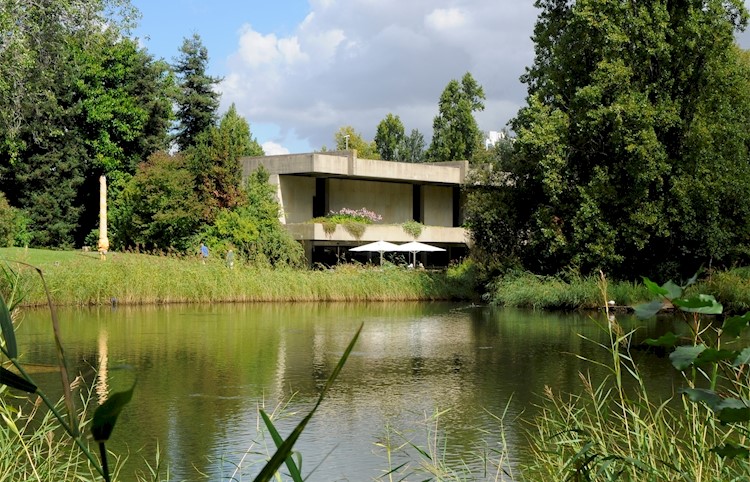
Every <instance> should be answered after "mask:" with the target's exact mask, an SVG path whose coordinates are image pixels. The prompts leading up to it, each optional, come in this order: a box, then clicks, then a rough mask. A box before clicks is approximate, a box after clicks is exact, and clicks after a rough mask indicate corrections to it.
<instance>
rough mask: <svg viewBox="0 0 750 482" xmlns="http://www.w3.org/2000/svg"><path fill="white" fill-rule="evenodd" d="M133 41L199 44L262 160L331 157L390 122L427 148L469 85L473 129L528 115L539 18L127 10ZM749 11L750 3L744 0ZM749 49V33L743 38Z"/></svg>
mask: <svg viewBox="0 0 750 482" xmlns="http://www.w3.org/2000/svg"><path fill="white" fill-rule="evenodd" d="M131 3H132V4H133V5H134V6H135V7H136V8H138V10H140V12H141V15H142V17H141V19H140V21H139V25H138V27H137V28H136V29H135V30H134V32H133V34H134V35H135V36H136V37H138V38H139V40H140V42H141V45H142V46H144V47H145V48H146V49H147V50H148V52H149V53H150V54H152V55H153V56H154V57H156V58H163V59H165V60H167V61H169V62H173V61H174V60H175V59H176V58H177V57H178V54H179V48H180V46H181V45H182V41H183V39H184V38H186V37H191V36H192V35H193V34H194V33H197V34H198V35H200V37H201V40H202V41H203V44H204V45H205V47H206V48H207V50H208V55H209V65H208V73H209V74H210V75H213V76H216V77H221V78H222V81H221V82H220V83H219V85H218V89H219V90H220V91H221V94H222V96H221V106H220V114H221V113H223V112H225V111H226V110H227V108H228V107H229V106H230V105H231V104H232V103H234V104H235V106H236V107H237V111H238V113H239V114H240V115H242V116H244V117H245V119H247V121H248V122H249V123H250V130H251V132H252V134H253V136H254V137H255V138H256V139H257V140H258V142H260V144H261V145H262V146H263V148H264V150H265V152H266V154H267V155H273V154H285V153H300V152H312V151H314V150H319V149H320V148H321V147H323V146H327V147H328V148H332V147H335V142H334V134H335V133H336V131H338V129H339V128H341V127H343V126H348V125H350V126H352V127H354V129H355V131H356V132H358V133H360V134H361V135H362V136H363V138H364V139H365V140H368V141H370V140H372V139H373V138H374V136H375V129H376V128H377V125H378V123H379V122H380V121H381V120H383V119H384V118H385V117H386V116H387V115H388V114H389V113H390V114H393V115H397V116H399V117H400V118H401V121H402V122H403V124H404V127H405V129H406V133H407V134H408V133H409V132H411V130H412V129H419V131H420V132H421V133H422V134H423V135H424V136H425V138H426V139H427V141H428V142H429V139H430V138H431V136H432V120H433V118H434V117H435V116H436V115H437V113H438V100H439V98H440V94H441V93H442V91H443V89H444V88H445V86H446V85H447V84H448V82H450V81H451V80H452V79H456V80H460V78H461V77H462V76H463V75H464V74H465V73H466V72H471V74H472V76H474V78H475V79H476V80H477V82H478V83H479V84H480V85H481V86H482V87H483V88H484V92H485V95H486V101H485V109H484V111H482V112H478V113H476V114H475V117H476V119H477V122H478V123H479V128H480V129H481V130H483V131H497V130H501V129H503V128H504V127H506V125H507V123H508V121H509V120H510V119H511V118H513V117H514V116H515V114H516V112H517V111H518V109H519V108H520V107H521V106H522V105H523V104H524V99H525V96H526V89H525V85H523V84H522V83H521V82H520V81H519V77H520V76H521V75H522V74H523V72H524V69H525V67H527V66H529V65H531V62H532V61H533V55H534V47H533V43H532V41H531V35H532V33H533V28H534V22H535V20H536V16H537V14H538V11H537V9H535V8H534V6H533V3H534V2H533V1H532V0H277V1H275V2H269V1H267V0H212V1H206V0H131ZM746 4H750V0H746ZM739 42H740V44H741V45H742V46H743V47H745V48H748V47H750V32H746V33H743V34H740V36H739Z"/></svg>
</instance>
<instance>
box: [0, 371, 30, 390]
mask: <svg viewBox="0 0 750 482" xmlns="http://www.w3.org/2000/svg"><path fill="white" fill-rule="evenodd" d="M0 383H2V384H3V385H8V386H9V387H10V388H16V389H18V390H23V391H24V392H28V393H34V392H36V385H34V384H33V383H31V382H29V381H28V380H26V379H25V378H22V377H19V376H18V375H16V374H15V373H13V372H12V371H10V370H8V369H7V368H3V367H0Z"/></svg>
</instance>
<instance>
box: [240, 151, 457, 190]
mask: <svg viewBox="0 0 750 482" xmlns="http://www.w3.org/2000/svg"><path fill="white" fill-rule="evenodd" d="M240 164H241V166H242V176H243V178H247V177H248V176H249V175H250V173H251V172H253V171H255V170H256V169H258V167H260V166H263V167H265V168H266V170H267V171H268V172H269V174H272V175H273V174H279V175H299V176H310V177H340V178H350V179H368V180H378V181H390V182H405V183H412V184H440V185H460V184H462V183H463V182H464V179H465V178H466V173H467V171H468V170H469V162H468V161H456V162H425V163H412V162H395V161H380V160H373V159H359V158H357V151H354V150H352V151H334V152H313V153H307V154H282V155H277V156H262V157H242V158H240Z"/></svg>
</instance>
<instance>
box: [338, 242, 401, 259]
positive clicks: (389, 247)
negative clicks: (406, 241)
mask: <svg viewBox="0 0 750 482" xmlns="http://www.w3.org/2000/svg"><path fill="white" fill-rule="evenodd" d="M399 248H400V246H399V245H398V244H393V243H389V242H388V241H383V240H380V241H375V242H373V243H367V244H363V245H362V246H357V247H355V248H351V249H350V250H349V251H370V252H374V253H380V264H383V253H384V252H386V251H401V250H400V249H399Z"/></svg>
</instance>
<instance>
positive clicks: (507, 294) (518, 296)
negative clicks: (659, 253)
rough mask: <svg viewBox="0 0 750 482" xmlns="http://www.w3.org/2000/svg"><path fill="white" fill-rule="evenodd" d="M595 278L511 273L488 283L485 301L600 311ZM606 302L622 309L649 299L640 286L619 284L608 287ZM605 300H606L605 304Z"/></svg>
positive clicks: (538, 307) (512, 305)
mask: <svg viewBox="0 0 750 482" xmlns="http://www.w3.org/2000/svg"><path fill="white" fill-rule="evenodd" d="M597 283H598V281H597V278H596V277H594V276H586V277H583V276H572V277H568V279H563V278H560V277H554V276H539V275H534V274H532V273H528V272H523V273H511V274H507V275H505V276H502V277H500V278H498V279H497V280H496V281H494V282H493V283H491V285H490V290H489V292H488V293H487V295H486V298H487V300H488V301H490V302H491V303H493V304H496V305H500V306H509V307H516V308H533V309H543V310H577V309H593V308H601V307H602V306H603V305H602V303H603V302H604V301H603V300H602V297H601V294H600V291H599V288H598V284H597ZM608 296H609V297H610V298H609V300H614V301H615V303H616V304H617V305H620V306H626V305H632V304H636V303H639V302H642V301H645V300H647V299H649V296H650V294H649V293H648V290H647V289H645V288H644V287H643V286H641V285H640V284H636V283H632V282H628V281H619V282H615V283H613V284H612V285H611V286H610V287H609V294H608ZM609 300H606V301H609Z"/></svg>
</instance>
